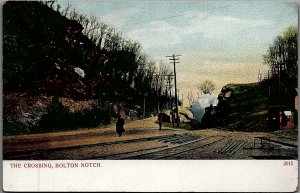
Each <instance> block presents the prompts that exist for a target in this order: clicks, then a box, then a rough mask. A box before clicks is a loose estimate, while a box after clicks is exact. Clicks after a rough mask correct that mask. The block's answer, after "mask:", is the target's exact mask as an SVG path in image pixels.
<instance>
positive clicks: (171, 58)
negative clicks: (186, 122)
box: [166, 54, 181, 127]
mask: <svg viewBox="0 0 300 193" xmlns="http://www.w3.org/2000/svg"><path fill="white" fill-rule="evenodd" d="M179 56H181V55H175V54H173V55H172V56H166V57H168V58H169V60H170V61H171V62H170V63H173V65H174V83H175V104H176V118H177V127H179V123H180V120H179V114H178V98H177V80H176V64H177V63H179V61H178V60H179V58H178V57H179ZM176 57H177V58H176Z"/></svg>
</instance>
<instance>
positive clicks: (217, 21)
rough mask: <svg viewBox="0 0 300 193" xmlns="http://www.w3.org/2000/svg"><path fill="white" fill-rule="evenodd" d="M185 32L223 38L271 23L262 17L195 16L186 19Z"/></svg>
mask: <svg viewBox="0 0 300 193" xmlns="http://www.w3.org/2000/svg"><path fill="white" fill-rule="evenodd" d="M188 23H189V24H190V25H189V26H187V27H186V28H185V30H184V33H185V34H193V33H202V34H203V35H204V37H205V38H208V39H223V38H226V37H228V36H233V35H235V34H236V33H237V32H240V31H246V30H251V29H253V28H261V27H266V26H271V25H272V24H273V23H272V22H271V21H269V20H264V19H239V18H235V17H229V16H213V17H205V16H203V17H202V18H199V17H196V18H192V19H191V20H189V21H188Z"/></svg>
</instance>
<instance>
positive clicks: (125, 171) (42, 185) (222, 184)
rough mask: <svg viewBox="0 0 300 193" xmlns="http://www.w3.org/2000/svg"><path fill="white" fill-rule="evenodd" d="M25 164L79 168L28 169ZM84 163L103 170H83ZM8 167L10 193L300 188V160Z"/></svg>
mask: <svg viewBox="0 0 300 193" xmlns="http://www.w3.org/2000/svg"><path fill="white" fill-rule="evenodd" d="M286 162H289V163H291V162H292V165H284V163H286ZM11 163H20V164H22V168H11V166H10V164H11ZM25 163H51V164H52V165H53V166H55V164H56V163H60V164H61V163H78V165H79V167H78V168H52V169H49V168H40V169H28V168H24V167H23V166H24V164H25ZM81 163H100V164H101V167H94V168H81V167H80V164H81ZM3 169H4V175H3V187H4V190H5V191H27V192H38V191H76V192H78V191H80V192H81V191H126V192H127V191H131V192H137V191H138V192H141V191H147V192H166V191H167V192H182V191H184V192H190V191H193V192H195V191H204V192H294V191H297V187H298V161H297V160H263V161H260V160H243V161H240V160H201V161H199V160H180V161H179V160H167V161H165V160H163V161H154V160H152V161H151V160H147V161H141V160H138V161H137V160H135V161H133V160H123V161H116V160H98V161H95V160H86V161H74V160H64V161H57V160H56V161H49V160H45V161H5V160H4V161H3Z"/></svg>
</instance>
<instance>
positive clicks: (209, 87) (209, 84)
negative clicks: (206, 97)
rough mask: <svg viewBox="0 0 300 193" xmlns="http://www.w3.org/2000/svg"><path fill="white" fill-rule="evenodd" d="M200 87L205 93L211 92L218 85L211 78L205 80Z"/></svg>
mask: <svg viewBox="0 0 300 193" xmlns="http://www.w3.org/2000/svg"><path fill="white" fill-rule="evenodd" d="M198 89H200V90H201V91H202V92H203V93H204V94H211V92H212V91H214V90H215V89H216V85H215V84H214V83H213V82H212V81H210V80H205V81H204V82H202V83H201V84H200V85H199V86H198Z"/></svg>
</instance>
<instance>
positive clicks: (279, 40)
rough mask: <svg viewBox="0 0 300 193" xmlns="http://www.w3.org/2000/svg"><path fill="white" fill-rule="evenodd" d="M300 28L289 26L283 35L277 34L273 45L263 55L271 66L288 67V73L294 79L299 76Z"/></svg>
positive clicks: (265, 61)
mask: <svg viewBox="0 0 300 193" xmlns="http://www.w3.org/2000/svg"><path fill="white" fill-rule="evenodd" d="M297 37H298V28H297V27H288V28H287V29H286V30H285V31H284V32H283V34H282V35H280V36H277V37H276V38H275V40H274V42H273V45H272V46H270V47H269V50H268V51H267V53H266V54H265V55H263V58H264V63H265V64H268V65H270V67H271V68H273V69H274V68H275V69H276V68H277V66H278V65H280V64H281V65H283V66H284V68H286V72H287V75H288V76H289V78H290V79H291V80H293V81H297V78H298V70H297V69H298V50H297V43H298V41H297Z"/></svg>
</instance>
